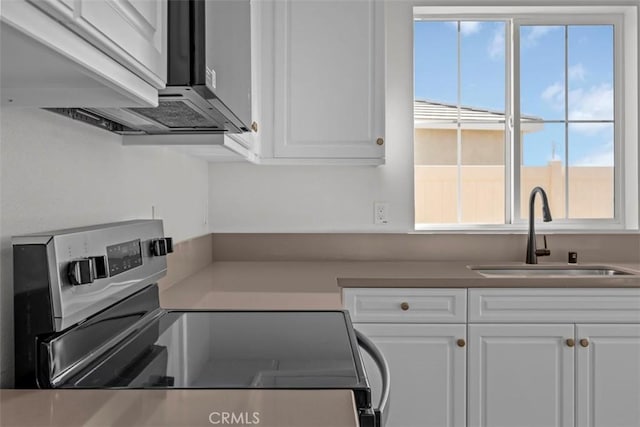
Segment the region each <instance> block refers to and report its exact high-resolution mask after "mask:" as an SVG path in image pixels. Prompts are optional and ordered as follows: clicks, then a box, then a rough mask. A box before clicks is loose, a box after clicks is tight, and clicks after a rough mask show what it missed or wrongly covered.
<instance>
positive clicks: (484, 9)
mask: <svg viewBox="0 0 640 427" xmlns="http://www.w3.org/2000/svg"><path fill="white" fill-rule="evenodd" d="M413 17H414V19H425V20H440V21H457V20H461V21H507V31H508V32H512V37H505V43H506V45H505V67H506V69H505V76H507V79H508V83H509V82H510V83H511V84H510V85H507V87H506V90H505V97H506V99H505V110H506V111H505V113H506V115H505V118H506V121H507V123H509V124H511V123H513V126H509V125H507V126H505V140H506V142H505V224H491V225H484V224H458V223H456V224H419V223H415V221H414V227H415V230H416V231H479V232H482V231H506V232H508V231H512V230H522V229H525V228H526V227H527V220H523V219H519V218H520V185H519V184H520V181H519V175H520V167H519V166H520V160H519V158H520V150H521V141H519V140H518V139H519V138H520V137H519V135H520V133H519V128H520V120H519V119H520V117H519V111H518V110H519V109H517V108H514V106H517V105H519V104H520V102H519V87H518V86H519V82H518V81H515V78H514V76H519V69H518V67H519V62H520V61H519V49H518V46H519V33H520V32H519V28H520V26H521V25H587V24H591V25H613V27H614V73H615V74H614V174H615V175H614V218H612V219H609V218H607V219H555V218H554V221H552V222H550V223H545V224H541V226H542V227H541V228H544V229H545V230H549V231H585V230H588V231H590V232H592V231H612V230H638V224H639V222H640V218H639V209H638V204H639V198H640V196H639V189H638V186H639V184H638V179H639V178H638V177H639V175H638V163H639V162H640V159H639V158H638V95H637V94H638V55H637V52H638V18H637V17H638V7H636V6H545V7H538V6H513V7H499V6H495V7H494V6H474V7H459V6H450V7H449V6H442V7H441V6H437V7H436V6H433V7H432V6H416V7H414V14H413ZM512 40H513V46H512V44H511V41H512ZM512 65H513V70H512V69H511V68H512ZM412 68H413V67H412ZM412 71H413V70H412ZM512 73H513V74H512ZM633 94H636V95H635V96H634V95H633ZM634 119H635V120H634ZM566 143H567V142H566V141H565V144H566ZM516 159H518V160H517V161H516ZM567 160H568V159H565V162H566V161H567ZM566 166H567V165H566V164H565V167H566Z"/></svg>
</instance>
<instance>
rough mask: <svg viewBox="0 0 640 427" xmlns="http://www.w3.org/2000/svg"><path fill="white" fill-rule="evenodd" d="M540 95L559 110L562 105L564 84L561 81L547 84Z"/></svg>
mask: <svg viewBox="0 0 640 427" xmlns="http://www.w3.org/2000/svg"><path fill="white" fill-rule="evenodd" d="M540 96H541V97H542V99H544V100H545V101H546V102H547V103H548V104H549V105H550V106H551V107H552V108H553V109H554V110H561V109H562V108H563V107H564V85H563V84H562V83H553V84H552V85H550V86H547V87H546V88H545V89H544V90H543V91H542V94H540Z"/></svg>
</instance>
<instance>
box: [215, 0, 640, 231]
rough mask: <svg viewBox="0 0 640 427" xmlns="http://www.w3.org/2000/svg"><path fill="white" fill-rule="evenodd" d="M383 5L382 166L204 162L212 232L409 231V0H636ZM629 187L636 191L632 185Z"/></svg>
mask: <svg viewBox="0 0 640 427" xmlns="http://www.w3.org/2000/svg"><path fill="white" fill-rule="evenodd" d="M386 3H387V5H386V14H387V18H386V25H387V37H386V55H387V60H386V64H387V68H386V73H387V77H386V80H387V90H386V116H387V117H386V137H385V146H386V164H385V165H384V166H380V167H352V166H346V167H319V166H307V167H277V166H254V165H247V164H239V163H232V164H210V166H209V204H210V209H209V215H210V216H209V218H210V221H209V222H210V229H211V231H214V232H297V231H307V232H324V231H354V232H364V231H366V232H408V231H412V230H413V228H414V220H413V217H414V213H413V187H414V183H413V121H412V115H413V103H412V100H413V83H412V79H411V70H412V68H413V58H412V56H413V51H412V49H411V46H412V37H413V36H412V30H413V26H412V22H413V6H414V5H415V6H420V5H444V6H485V5H497V6H505V5H529V6H531V5H533V6H536V5H538V6H539V5H544V4H548V5H557V4H563V5H582V4H591V5H613V4H614V3H615V4H627V5H637V4H638V0H614V1H608V0H564V1H557V0H482V1H481V0H466V1H465V0H462V1H461V0H448V1H447V0H422V1H402V0H391V1H387V2H386ZM634 119H635V120H638V118H637V117H635V118H634ZM634 157H637V156H634ZM631 184H633V183H631ZM634 191H635V193H637V185H636V189H635V190H634ZM374 201H386V202H388V203H389V206H390V209H389V217H390V223H389V224H386V225H375V224H374V223H373V202H374ZM629 212H630V213H631V215H633V216H634V217H637V216H638V210H637V208H635V207H634V209H629V210H628V215H629ZM631 223H632V224H633V221H632V222H631Z"/></svg>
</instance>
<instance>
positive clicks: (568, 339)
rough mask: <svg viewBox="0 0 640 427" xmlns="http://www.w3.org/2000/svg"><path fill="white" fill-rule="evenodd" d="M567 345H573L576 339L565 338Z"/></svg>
mask: <svg viewBox="0 0 640 427" xmlns="http://www.w3.org/2000/svg"><path fill="white" fill-rule="evenodd" d="M566 343H567V347H573V346H574V345H576V340H574V339H573V338H567V341H566Z"/></svg>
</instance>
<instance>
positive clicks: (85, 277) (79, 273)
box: [68, 258, 93, 286]
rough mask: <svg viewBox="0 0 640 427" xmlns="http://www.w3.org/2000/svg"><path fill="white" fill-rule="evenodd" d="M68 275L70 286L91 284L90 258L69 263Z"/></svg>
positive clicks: (91, 268) (91, 267)
mask: <svg viewBox="0 0 640 427" xmlns="http://www.w3.org/2000/svg"><path fill="white" fill-rule="evenodd" d="M68 275H69V280H70V281H71V284H72V285H75V286H78V285H86V284H89V283H93V262H92V260H91V258H83V259H79V260H76V261H71V263H70V264H69V271H68Z"/></svg>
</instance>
